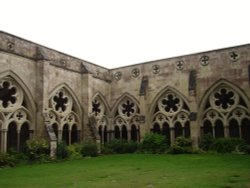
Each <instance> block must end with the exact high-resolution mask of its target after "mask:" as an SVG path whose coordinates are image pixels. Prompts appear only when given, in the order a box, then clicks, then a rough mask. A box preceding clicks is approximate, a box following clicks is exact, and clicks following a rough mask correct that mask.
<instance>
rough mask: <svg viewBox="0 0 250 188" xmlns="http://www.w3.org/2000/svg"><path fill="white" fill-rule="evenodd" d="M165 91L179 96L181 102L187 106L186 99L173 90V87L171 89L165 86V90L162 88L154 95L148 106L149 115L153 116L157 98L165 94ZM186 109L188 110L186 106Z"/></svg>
mask: <svg viewBox="0 0 250 188" xmlns="http://www.w3.org/2000/svg"><path fill="white" fill-rule="evenodd" d="M167 91H171V92H173V93H176V94H177V95H179V96H180V97H181V98H182V100H183V101H184V102H185V103H186V104H187V105H188V104H189V102H188V99H187V98H186V97H185V96H184V95H183V94H182V93H181V92H179V91H178V90H177V89H175V88H173V87H171V86H166V87H165V88H163V89H162V90H161V91H160V92H158V93H157V94H156V96H155V97H154V99H153V101H152V102H151V105H150V106H151V108H150V110H149V112H150V114H153V112H154V109H155V107H156V105H157V101H158V100H159V98H160V97H161V96H162V95H164V93H166V92H167ZM188 108H189V106H188Z"/></svg>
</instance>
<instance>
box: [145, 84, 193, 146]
mask: <svg viewBox="0 0 250 188" xmlns="http://www.w3.org/2000/svg"><path fill="white" fill-rule="evenodd" d="M189 115H190V108H189V105H188V100H187V99H186V98H185V97H184V95H182V94H181V93H180V92H179V91H177V90H176V89H174V88H172V87H170V86H167V87H165V88H164V89H162V90H161V91H160V92H159V93H158V94H157V95H156V96H155V98H154V100H153V101H152V103H151V108H150V128H151V131H152V132H156V133H159V134H163V135H165V136H166V140H167V142H168V143H172V142H174V138H176V137H178V136H185V137H189V136H190V120H189Z"/></svg>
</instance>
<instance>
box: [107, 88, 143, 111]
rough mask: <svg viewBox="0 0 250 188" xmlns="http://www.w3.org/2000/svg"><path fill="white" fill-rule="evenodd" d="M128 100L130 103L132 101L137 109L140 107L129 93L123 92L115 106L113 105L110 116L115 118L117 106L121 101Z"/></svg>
mask: <svg viewBox="0 0 250 188" xmlns="http://www.w3.org/2000/svg"><path fill="white" fill-rule="evenodd" d="M126 98H128V99H130V100H131V101H133V102H134V103H135V104H136V105H137V106H138V107H139V106H140V102H139V101H138V100H137V99H136V98H135V97H134V96H133V95H131V94H130V93H128V92H125V93H124V94H122V95H121V96H120V97H119V98H118V99H117V100H116V102H115V104H114V105H113V108H112V111H111V115H112V116H115V113H116V110H117V108H118V105H119V104H120V103H121V101H122V100H124V99H126Z"/></svg>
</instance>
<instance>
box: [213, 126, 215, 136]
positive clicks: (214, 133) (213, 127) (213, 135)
mask: <svg viewBox="0 0 250 188" xmlns="http://www.w3.org/2000/svg"><path fill="white" fill-rule="evenodd" d="M213 137H214V138H215V128H214V127H213Z"/></svg>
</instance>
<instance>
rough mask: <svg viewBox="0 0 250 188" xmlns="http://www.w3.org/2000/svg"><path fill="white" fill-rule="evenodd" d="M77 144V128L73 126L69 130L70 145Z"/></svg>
mask: <svg viewBox="0 0 250 188" xmlns="http://www.w3.org/2000/svg"><path fill="white" fill-rule="evenodd" d="M77 142H78V135H77V126H76V124H74V125H73V126H72V128H71V144H74V143H77Z"/></svg>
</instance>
